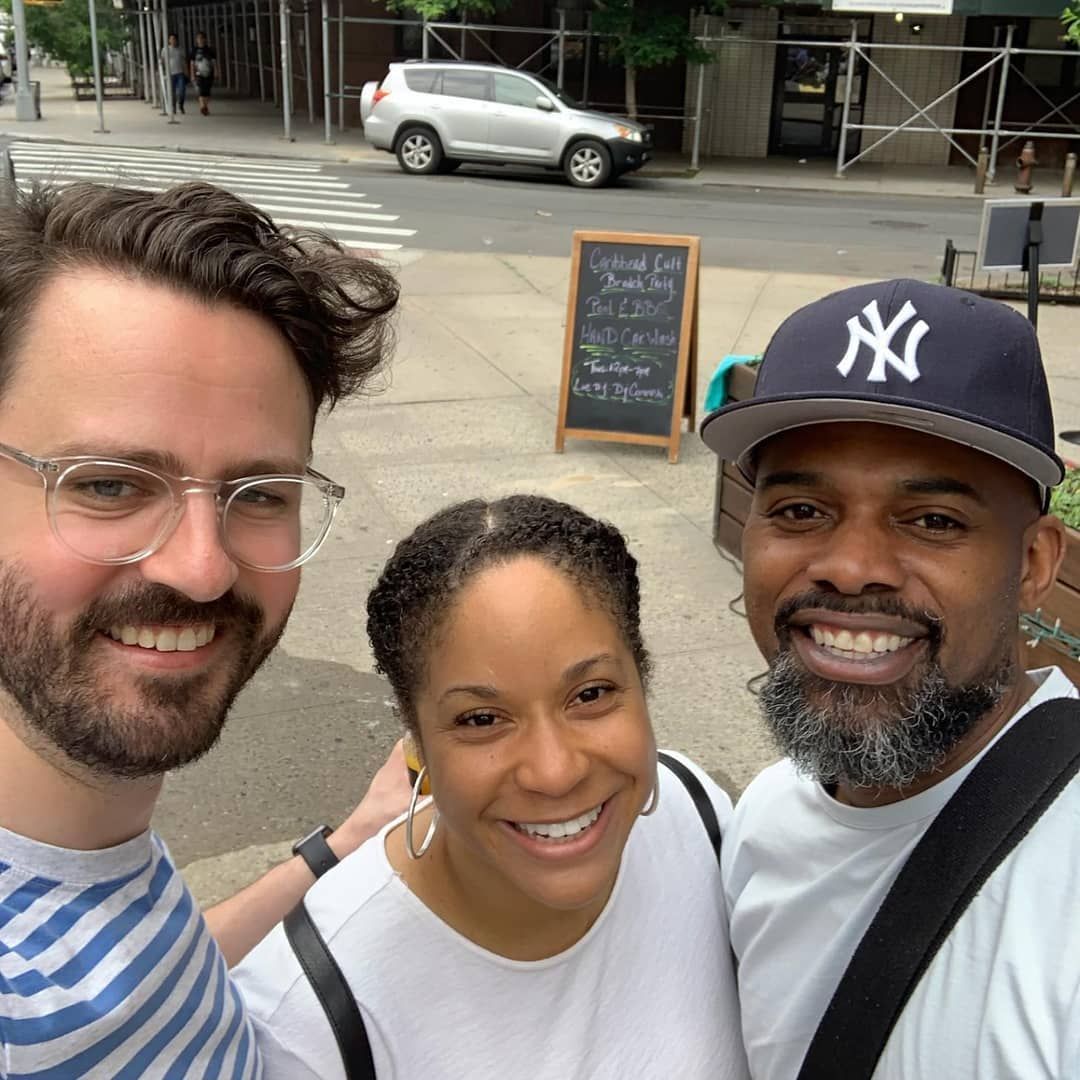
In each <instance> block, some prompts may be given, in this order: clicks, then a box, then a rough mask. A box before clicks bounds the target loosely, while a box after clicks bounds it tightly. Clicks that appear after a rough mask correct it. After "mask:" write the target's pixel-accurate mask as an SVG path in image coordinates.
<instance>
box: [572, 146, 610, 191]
mask: <svg viewBox="0 0 1080 1080" xmlns="http://www.w3.org/2000/svg"><path fill="white" fill-rule="evenodd" d="M563 172H565V173H566V179H567V180H569V181H570V183H571V184H573V185H574V186H575V187H603V185H604V184H606V183H607V181H608V177H610V176H611V155H610V154H609V153H608V150H607V147H606V146H604V144H603V143H599V142H596V141H594V140H592V139H586V140H584V141H583V142H579V143H574V145H573V146H572V147H571V148H570V152H569V153H568V154H567V155H566V162H565V164H564V165H563Z"/></svg>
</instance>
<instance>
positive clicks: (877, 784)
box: [760, 596, 1016, 788]
mask: <svg viewBox="0 0 1080 1080" xmlns="http://www.w3.org/2000/svg"><path fill="white" fill-rule="evenodd" d="M799 607H815V608H824V609H829V610H834V611H847V612H856V611H857V612H858V613H861V614H867V613H870V612H874V613H878V614H888V615H896V616H899V617H901V618H906V619H909V620H911V621H914V622H919V623H922V624H923V625H924V626H926V627H927V646H926V648H927V656H926V659H925V661H923V662H921V663H920V665H919V666H918V667H916V669H914V670H913V671H912V672H911V674H910V675H909V676H908V677H907V678H906V679H904V680H903V682H901V683H897V684H893V685H889V686H867V685H862V684H857V683H840V682H832V681H830V680H827V679H823V678H820V677H819V676H817V675H814V674H813V673H811V672H809V671H807V670H806V668H805V667H804V666H803V665H802V663H801V662H800V661H799V659H798V658H797V655H796V653H795V650H794V648H793V647H792V644H791V633H792V631H791V628H790V627H789V626H788V625H787V619H788V618H789V617H790V615H791V614H793V613H794V610H796V609H797V608H799ZM777 637H778V640H779V642H780V651H779V652H778V654H777V655H776V657H775V658H774V660H773V662H772V663H771V664H770V667H769V674H768V677H767V679H766V681H765V684H764V686H763V687H762V691H761V697H760V703H761V708H762V712H763V714H764V717H765V722H766V724H767V726H768V728H769V730H770V732H771V734H772V736H773V739H774V741H775V742H776V744H777V746H778V747H779V749H780V750H781V752H782V753H784V754H785V755H786V756H787V757H789V758H790V759H791V760H792V762H793V763H794V764H795V766H796V768H797V769H798V770H799V772H801V773H802V774H803V775H805V776H808V777H810V778H811V779H812V780H816V781H817V782H818V783H821V784H826V785H832V784H836V783H839V782H844V783H846V784H849V785H850V786H852V787H861V788H881V787H889V788H904V787H908V786H909V785H911V784H912V783H913V782H914V781H915V780H917V779H919V778H920V777H924V776H928V775H930V774H931V773H933V772H934V771H935V770H936V769H937V768H939V767H940V766H941V764H942V763H943V762H944V760H945V758H946V757H947V756H948V754H949V753H950V751H952V750H953V749H954V748H955V747H956V746H957V745H958V744H959V743H960V742H961V740H962V739H963V738H964V737H965V736H966V735H967V734H968V733H969V732H970V731H971V730H972V728H973V727H974V726H975V725H976V724H977V723H978V722H979V720H981V719H982V718H983V717H984V716H985V715H986V714H987V713H988V712H990V711H991V710H992V709H993V708H995V707H996V706H997V705H998V704H999V703H1000V701H1001V700H1002V698H1003V697H1004V695H1005V693H1006V691H1007V690H1008V689H1009V687H1010V686H1012V685H1013V683H1014V682H1015V677H1016V660H1015V657H1014V653H1013V649H1012V647H1011V642H1010V640H1009V639H1008V637H1007V636H1006V634H1005V633H1004V631H1003V634H1002V637H1001V638H1000V639H999V641H998V642H997V643H996V644H997V648H996V649H995V651H994V654H993V656H992V658H991V659H989V660H988V661H987V663H986V664H985V665H984V669H983V673H982V674H981V675H980V676H978V677H976V678H975V679H973V680H971V681H969V682H967V683H964V684H962V685H952V684H951V683H950V682H949V681H948V679H947V677H946V675H945V671H944V669H943V668H942V666H941V662H940V653H941V647H942V643H943V639H944V630H943V628H942V623H941V621H940V620H939V619H936V618H935V617H934V616H933V615H930V614H928V613H926V612H912V611H911V610H909V609H907V608H904V607H902V606H901V605H899V604H898V603H896V602H889V601H884V602H883V601H877V602H876V603H875V604H874V606H867V605H865V604H863V605H859V606H855V605H851V604H849V603H843V602H838V601H837V600H836V599H832V598H827V597H823V596H814V597H812V598H807V597H799V598H797V599H796V600H795V601H794V602H789V603H788V604H786V605H785V606H784V609H782V611H781V613H780V615H778V617H777Z"/></svg>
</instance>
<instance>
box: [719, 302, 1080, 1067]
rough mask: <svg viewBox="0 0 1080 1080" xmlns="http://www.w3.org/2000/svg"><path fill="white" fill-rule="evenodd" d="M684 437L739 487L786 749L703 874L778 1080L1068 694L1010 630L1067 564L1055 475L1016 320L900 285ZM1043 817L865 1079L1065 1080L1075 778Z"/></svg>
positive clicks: (846, 316) (1072, 967)
mask: <svg viewBox="0 0 1080 1080" xmlns="http://www.w3.org/2000/svg"><path fill="white" fill-rule="evenodd" d="M703 437H704V439H705V441H706V443H707V444H708V445H709V446H710V447H711V448H712V449H714V450H715V451H717V452H718V453H719V454H720V455H721V456H722V457H724V458H726V459H729V460H732V461H737V462H738V463H739V465H740V467H741V469H742V470H743V472H744V474H745V475H746V476H747V477H748V478H750V479H751V480H752V482H753V485H754V496H753V504H752V509H751V512H750V515H749V518H748V520H747V523H746V529H745V532H744V534H743V541H742V544H743V560H744V585H745V597H746V610H747V615H748V618H749V621H750V626H751V629H752V632H753V635H754V638H755V641H756V642H757V644H758V646H759V647H760V649H761V651H762V653H763V654H764V655H765V657H766V658H767V659H768V661H769V674H768V678H767V681H766V683H765V686H764V689H763V692H762V695H761V704H762V708H763V712H764V717H765V720H766V723H767V725H768V727H769V729H770V730H771V732H772V734H773V736H774V737H775V740H776V742H777V744H778V745H779V747H780V748H781V750H782V751H783V753H784V754H785V755H786V756H785V758H784V760H782V761H780V762H779V763H778V764H776V765H773V766H771V767H770V768H768V769H766V770H765V771H764V772H763V773H762V774H761V775H760V776H759V777H757V779H756V780H754V782H753V783H752V784H751V785H750V787H749V788H748V789H747V791H746V793H745V794H744V795H743V797H742V799H741V801H740V802H739V804H738V806H737V808H736V811H735V817H734V821H733V824H732V827H731V830H730V832H729V833H728V834H726V835H725V838H724V869H723V877H724V888H725V892H726V898H727V902H728V906H729V911H730V916H731V936H732V943H733V946H734V948H735V952H736V956H737V959H738V970H739V984H740V987H739V994H740V1002H741V1006H742V1013H743V1033H744V1037H745V1041H746V1047H747V1052H748V1056H749V1060H750V1065H751V1072H752V1074H753V1076H754V1077H755V1080H792V1078H794V1077H796V1076H800V1075H802V1076H806V1075H810V1074H809V1073H807V1072H803V1073H800V1068H802V1067H803V1063H804V1057H807V1056H808V1055H807V1051H808V1047H810V1046H811V1043H812V1039H813V1037H814V1035H815V1031H816V1030H817V1028H818V1025H819V1023H820V1022H821V1021H822V1018H823V1016H825V1015H826V1010H827V1008H828V1007H830V1002H831V1001H832V999H833V996H834V993H836V992H837V989H838V986H839V985H840V984H841V977H842V976H844V974H845V970H846V969H847V968H848V965H849V963H851V962H852V958H853V956H854V955H855V954H856V950H857V948H858V947H859V945H860V942H861V941H862V939H863V937H864V935H865V934H867V930H868V928H869V927H870V926H871V923H872V922H874V921H875V917H876V915H877V913H878V911H879V908H881V907H882V905H883V904H884V903H885V902H886V901H887V899H888V898H889V896H890V890H891V888H892V887H893V885H894V883H895V882H896V881H897V879H898V877H899V876H900V874H901V871H902V869H903V868H904V866H905V863H906V862H907V860H908V858H909V856H910V855H911V853H912V851H913V850H914V849H916V847H917V845H918V844H919V843H920V841H921V840H923V838H924V836H925V835H926V834H927V833H928V831H929V830H930V829H931V826H932V823H933V822H934V821H935V819H936V818H937V817H938V815H939V814H943V812H944V811H945V808H946V807H947V806H948V805H949V803H950V800H951V799H952V798H953V796H954V795H955V794H956V793H957V792H958V791H960V790H961V789H962V788H963V786H964V785H965V782H970V781H971V778H972V774H973V772H975V770H976V769H977V768H978V766H979V764H980V762H981V761H982V760H983V759H984V758H986V757H987V756H988V755H989V754H990V753H991V751H992V750H993V749H994V748H995V747H996V745H997V744H998V743H1000V744H1001V750H1002V752H1007V753H1008V754H1010V755H1012V757H1011V759H1010V760H1011V762H1012V764H1013V765H1014V766H1015V767H1016V769H1017V770H1019V769H1020V767H1021V765H1022V764H1023V762H1024V756H1025V746H1024V745H1023V743H1022V742H1021V743H1020V745H1017V743H1016V740H1011V741H1010V740H1008V738H1007V736H1008V734H1009V732H1010V731H1011V730H1012V729H1013V728H1014V727H1015V726H1016V725H1017V724H1018V723H1019V722H1020V721H1021V720H1022V719H1023V717H1024V716H1025V715H1027V714H1031V713H1033V710H1035V709H1037V708H1039V707H1040V706H1043V705H1044V703H1048V702H1052V701H1053V700H1054V699H1062V698H1064V699H1075V698H1076V696H1077V691H1076V688H1075V687H1074V686H1073V685H1072V684H1071V683H1070V681H1069V680H1068V679H1067V678H1066V677H1065V675H1064V674H1063V673H1062V672H1061V671H1060V670H1059V669H1057V668H1048V669H1043V670H1040V671H1033V672H1025V671H1024V670H1023V668H1022V666H1021V655H1020V648H1021V643H1020V638H1019V634H1018V615H1019V613H1020V612H1022V611H1031V610H1034V609H1036V608H1038V607H1039V605H1040V603H1041V602H1042V600H1043V598H1044V597H1045V596H1046V595H1047V593H1048V591H1049V590H1050V588H1051V587H1052V585H1053V583H1054V579H1055V575H1056V573H1057V570H1058V567H1059V565H1060V563H1061V560H1062V557H1063V553H1064V543H1065V535H1064V529H1063V527H1062V525H1061V523H1060V521H1058V520H1057V519H1056V518H1054V517H1052V516H1049V515H1048V514H1047V513H1046V510H1047V504H1048V491H1049V489H1050V488H1051V487H1052V486H1053V485H1054V484H1056V483H1058V482H1059V481H1060V480H1061V478H1062V475H1063V467H1062V463H1061V461H1060V460H1059V458H1058V456H1057V454H1056V453H1055V449H1054V428H1053V417H1052V414H1051V408H1050V399H1049V393H1048V389H1047V384H1046V378H1045V374H1044V371H1043V366H1042V361H1041V357H1040V353H1039V346H1038V342H1037V340H1036V337H1035V333H1034V331H1033V330H1032V328H1031V326H1030V324H1029V323H1028V322H1027V321H1026V320H1025V319H1023V318H1022V317H1021V316H1020V315H1018V314H1017V313H1015V312H1014V311H1012V310H1011V309H1009V308H1007V307H1005V306H1004V305H1002V304H998V303H996V302H993V301H990V300H984V299H980V298H976V297H973V296H971V295H969V294H967V293H964V292H961V291H959V290H953V289H946V288H942V287H939V286H932V285H926V284H922V283H919V282H915V281H890V282H885V283H880V284H874V285H867V286H859V287H857V288H852V289H846V290H844V291H842V292H838V293H835V294H833V295H831V296H828V297H826V298H824V299H823V300H820V301H817V302H815V303H813V304H810V305H809V306H808V307H806V308H803V309H802V310H801V311H798V312H796V313H795V314H794V315H792V316H791V317H790V318H789V319H788V320H787V321H786V322H785V323H784V324H783V325H782V326H781V327H780V329H779V330H778V331H777V333H776V335H775V336H774V338H773V340H772V342H771V343H770V345H769V347H768V350H767V352H766V354H765V358H764V361H763V363H762V367H761V371H760V374H759V376H758V380H757V385H756V388H755V394H754V397H753V398H752V399H751V400H750V401H747V402H740V403H738V404H735V405H731V406H728V407H727V408H725V409H722V410H721V411H719V412H717V413H714V414H713V415H712V416H710V417H709V418H707V419H706V421H705V423H704V426H703ZM1044 714H1045V710H1043V711H1042V712H1041V713H1040V716H1041V715H1044ZM1070 716H1074V717H1075V721H1076V723H1077V724H1080V708H1076V709H1072V710H1071V713H1070ZM1033 719H1036V717H1035V716H1033ZM967 790H968V791H970V790H971V788H970V787H969V788H968V789H967ZM986 798H987V799H988V798H989V796H986ZM1047 802H1048V806H1047V808H1046V809H1045V810H1044V811H1043V813H1042V816H1041V817H1040V818H1038V820H1037V821H1036V822H1035V823H1034V825H1033V826H1031V828H1030V831H1029V832H1028V833H1027V834H1026V835H1025V836H1024V837H1023V838H1022V839H1020V840H1019V842H1018V843H1017V844H1016V846H1015V847H1013V848H1012V850H1011V851H1010V852H1009V853H1008V854H1007V855H1006V856H1005V857H1004V858H1003V859H1002V861H1001V862H1000V864H999V865H997V867H996V869H994V870H993V872H992V873H991V874H990V875H989V876H988V878H987V880H986V881H985V882H983V883H982V884H981V887H978V888H977V889H975V890H974V895H973V897H972V898H971V899H970V903H969V904H968V906H967V907H966V909H964V910H963V911H962V913H961V914H960V915H959V918H958V919H957V921H956V922H955V925H953V926H952V929H951V931H950V932H949V933H948V934H947V935H946V936H945V940H944V941H943V942H941V943H940V947H939V948H938V950H937V952H936V954H934V955H933V956H932V958H931V960H930V962H929V964H928V966H927V968H926V970H925V971H924V972H923V973H922V975H921V978H919V979H918V980H917V983H916V984H915V986H914V989H913V990H912V992H911V993H910V997H909V998H908V999H907V1001H906V1005H902V1012H900V1015H899V1018H898V1019H897V1020H896V1023H895V1027H893V1028H892V1031H891V1035H888V1034H887V1029H886V1037H887V1042H885V1044H884V1050H883V1052H882V1053H881V1055H880V1058H879V1059H876V1060H877V1064H876V1067H874V1066H873V1065H872V1064H871V1066H870V1067H869V1068H868V1070H867V1072H866V1076H867V1077H869V1076H870V1075H873V1076H874V1077H876V1078H878V1080H915V1078H919V1080H922V1078H929V1077H948V1078H949V1080H976V1078H977V1080H991V1078H1005V1077H1023V1078H1024V1080H1034V1078H1040V1077H1047V1078H1049V1077H1055V1078H1056V1077H1061V1078H1064V1077H1075V1076H1080V1009H1078V1007H1077V1006H1078V1003H1080V925H1078V923H1077V920H1076V904H1077V896H1080V780H1077V779H1075V778H1074V779H1072V780H1071V782H1068V783H1066V784H1065V785H1064V787H1063V790H1061V791H1060V793H1057V794H1056V797H1055V798H1052V799H1048V800H1047ZM966 840H967V838H966V837H962V838H961V840H960V841H959V843H960V844H961V846H962V845H963V843H965V842H966ZM951 869H952V868H951V867H949V866H941V867H940V868H939V870H940V880H934V881H931V882H929V883H927V885H926V888H927V889H929V890H934V889H938V888H944V883H945V878H946V877H947V874H948V873H949V872H950V871H951ZM894 915H895V912H894ZM910 922H911V924H912V926H911V927H909V926H908V925H907V922H906V921H905V911H904V910H903V909H902V910H901V911H900V912H899V918H898V921H894V922H893V923H892V924H890V925H891V927H892V929H891V930H890V931H889V934H891V935H892V937H893V938H899V939H900V940H899V941H897V940H891V941H886V942H884V943H882V942H878V943H877V944H878V945H881V944H885V945H889V946H891V947H892V948H893V949H894V954H895V952H896V951H898V952H899V953H901V954H902V953H903V952H904V949H905V947H906V941H907V934H908V932H909V929H910V930H912V932H913V924H914V922H915V914H914V906H913V908H912V914H911V916H910ZM875 925H877V924H875ZM912 947H913V948H914V945H912ZM881 974H882V979H884V977H885V975H886V974H887V973H886V972H884V971H882V973H881ZM877 982H878V980H876V979H874V978H870V979H869V980H867V981H865V982H864V984H863V987H862V998H861V1000H862V1001H863V1002H864V1003H866V1004H870V1005H873V1004H874V1002H875V995H876V994H877V989H878V988H877V986H876V983H877ZM838 1000H839V999H838ZM844 1000H846V999H844ZM834 1007H835V1006H834ZM859 1038H860V1032H859V1030H858V1027H857V1025H856V1029H855V1030H854V1032H853V1033H852V1035H851V1039H853V1040H858V1039H859ZM840 1049H842V1047H837V1051H838V1052H839V1050H840ZM836 1060H837V1062H838V1061H839V1057H837V1059H836ZM873 1060H875V1059H873V1058H871V1062H873ZM837 1070H838V1071H837ZM825 1074H827V1075H835V1076H837V1077H843V1078H844V1080H860V1077H861V1076H862V1073H859V1074H857V1075H852V1074H851V1073H848V1072H845V1071H844V1070H843V1067H842V1066H841V1065H839V1064H838V1063H837V1064H836V1066H835V1069H834V1070H833V1071H829V1070H828V1068H826V1071H825ZM813 1075H822V1073H821V1072H818V1073H814V1074H813Z"/></svg>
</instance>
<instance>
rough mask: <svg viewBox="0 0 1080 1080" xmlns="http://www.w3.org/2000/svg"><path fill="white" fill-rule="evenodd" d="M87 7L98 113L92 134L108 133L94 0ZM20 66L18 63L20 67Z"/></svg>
mask: <svg viewBox="0 0 1080 1080" xmlns="http://www.w3.org/2000/svg"><path fill="white" fill-rule="evenodd" d="M87 7H88V9H89V11H90V48H91V50H92V52H93V60H94V97H95V98H97V115H98V126H97V127H96V128H94V134H95V135H108V134H109V129H108V128H107V127H106V126H105V87H104V86H103V85H102V82H101V51H100V49H99V48H98V36H97V9H96V8H95V6H94V0H87ZM23 51H24V52H25V51H26V38H25V37H24V38H23ZM20 60H21V58H20ZM21 66H22V65H21V63H20V67H21ZM27 68H29V58H28V59H27ZM24 71H25V73H26V74H29V71H28V70H26V69H24ZM30 104H31V106H32V105H33V99H31V102H30ZM35 115H36V113H35Z"/></svg>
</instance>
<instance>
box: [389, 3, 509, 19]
mask: <svg viewBox="0 0 1080 1080" xmlns="http://www.w3.org/2000/svg"><path fill="white" fill-rule="evenodd" d="M512 2H513V0H386V6H387V8H388V9H389V10H390V11H395V12H401V13H410V14H415V15H419V16H421V18H424V19H430V20H435V21H438V20H440V19H446V18H448V17H449V16H455V17H456V18H459V19H461V21H462V22H465V21H466V18H467V16H469V15H482V16H483V15H494V14H496V13H497V12H499V11H504V10H505V9H506V8H508V7H509V6H510V4H511V3H512Z"/></svg>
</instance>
